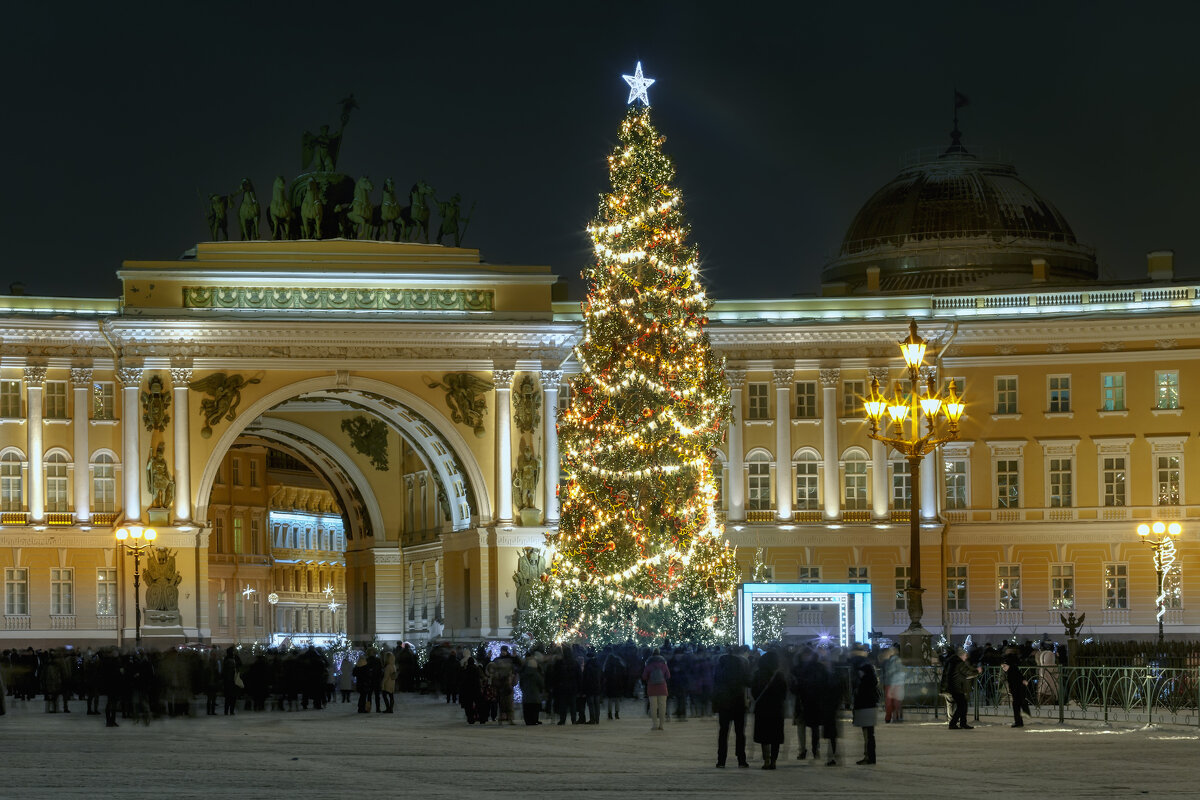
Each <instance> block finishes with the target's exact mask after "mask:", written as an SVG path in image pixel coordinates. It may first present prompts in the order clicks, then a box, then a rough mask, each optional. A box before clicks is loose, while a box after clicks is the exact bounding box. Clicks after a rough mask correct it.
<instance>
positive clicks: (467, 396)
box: [421, 372, 496, 439]
mask: <svg viewBox="0 0 1200 800" xmlns="http://www.w3.org/2000/svg"><path fill="white" fill-rule="evenodd" d="M421 380H422V381H424V382H425V385H426V386H428V387H429V388H430V389H444V390H445V391H446V406H447V407H448V408H449V409H450V419H452V420H454V421H455V422H456V423H458V424H459V425H466V426H467V427H469V428H473V429H474V431H475V435H476V436H477V437H478V438H480V439H482V438H483V437H484V435H485V434H486V433H487V431H486V429H485V428H484V427H483V414H484V412H485V411H487V397H485V396H484V392H488V391H491V390H492V389H494V388H496V387H495V384H493V383H491V382H490V381H485V380H484V379H483V378H480V377H477V376H475V375H472V374H471V373H469V372H449V373H446V374H445V375H443V376H442V379H441V380H440V381H435V380H433V379H432V378H429V377H428V376H422V378H421Z"/></svg>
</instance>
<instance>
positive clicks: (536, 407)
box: [513, 375, 542, 433]
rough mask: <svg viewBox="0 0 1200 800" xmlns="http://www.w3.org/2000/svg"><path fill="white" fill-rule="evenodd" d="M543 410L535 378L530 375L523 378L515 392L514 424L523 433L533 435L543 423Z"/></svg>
mask: <svg viewBox="0 0 1200 800" xmlns="http://www.w3.org/2000/svg"><path fill="white" fill-rule="evenodd" d="M541 408H542V395H541V392H539V391H538V389H537V386H536V385H534V383H533V378H532V377H531V376H529V375H526V376H525V377H523V378H521V382H520V383H519V384H518V385H517V389H516V391H515V392H513V422H515V423H516V425H517V430H519V431H521V432H522V433H533V432H534V431H535V430H537V426H538V424H539V423H541V421H542V416H541V414H540V413H539V412H540V411H541Z"/></svg>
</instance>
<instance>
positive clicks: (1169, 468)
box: [1154, 456, 1180, 506]
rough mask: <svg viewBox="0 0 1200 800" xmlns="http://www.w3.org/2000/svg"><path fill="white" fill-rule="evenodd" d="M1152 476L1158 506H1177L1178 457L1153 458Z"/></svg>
mask: <svg viewBox="0 0 1200 800" xmlns="http://www.w3.org/2000/svg"><path fill="white" fill-rule="evenodd" d="M1154 474H1155V486H1156V488H1157V496H1158V505H1160V506H1177V505H1179V476H1180V456H1158V457H1157V458H1155V471H1154Z"/></svg>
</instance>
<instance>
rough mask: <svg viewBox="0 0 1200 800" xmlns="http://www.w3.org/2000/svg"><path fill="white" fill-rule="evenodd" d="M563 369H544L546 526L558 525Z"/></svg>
mask: <svg viewBox="0 0 1200 800" xmlns="http://www.w3.org/2000/svg"><path fill="white" fill-rule="evenodd" d="M562 376H563V374H562V370H561V369H544V370H542V373H541V376H540V377H541V379H542V425H543V428H542V445H543V448H544V449H545V454H544V455H543V457H542V465H543V469H542V474H543V475H544V476H545V477H544V478H543V479H542V480H543V483H544V484H545V487H546V526H547V527H554V526H556V525H558V474H559V466H558V387H559V384H561V383H562Z"/></svg>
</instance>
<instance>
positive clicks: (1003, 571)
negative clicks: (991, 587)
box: [996, 564, 1021, 611]
mask: <svg viewBox="0 0 1200 800" xmlns="http://www.w3.org/2000/svg"><path fill="white" fill-rule="evenodd" d="M996 584H997V587H998V588H999V590H1000V606H999V607H1000V610H1001V611H1020V610H1021V565H1020V564H1000V565H999V566H997V567H996Z"/></svg>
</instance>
